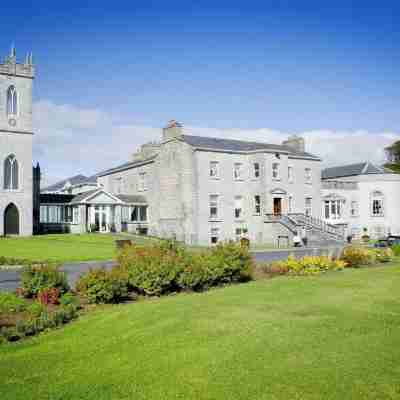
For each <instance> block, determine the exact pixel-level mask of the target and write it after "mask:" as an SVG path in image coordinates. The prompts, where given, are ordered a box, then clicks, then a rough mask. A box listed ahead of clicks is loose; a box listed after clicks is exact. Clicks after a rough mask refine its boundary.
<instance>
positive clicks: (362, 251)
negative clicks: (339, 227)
mask: <svg viewBox="0 0 400 400" xmlns="http://www.w3.org/2000/svg"><path fill="white" fill-rule="evenodd" d="M341 259H342V260H343V261H344V262H345V263H346V264H347V266H348V267H351V268H359V267H361V266H363V265H370V264H373V263H374V262H375V261H376V254H375V252H374V251H373V250H371V249H367V248H365V247H359V246H349V247H346V248H345V249H344V250H343V254H342V256H341Z"/></svg>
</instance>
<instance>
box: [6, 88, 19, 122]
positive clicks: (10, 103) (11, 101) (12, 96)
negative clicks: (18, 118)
mask: <svg viewBox="0 0 400 400" xmlns="http://www.w3.org/2000/svg"><path fill="white" fill-rule="evenodd" d="M17 112H18V99H17V90H16V89H15V86H10V87H9V88H8V90H7V115H17Z"/></svg>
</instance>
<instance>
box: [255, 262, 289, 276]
mask: <svg viewBox="0 0 400 400" xmlns="http://www.w3.org/2000/svg"><path fill="white" fill-rule="evenodd" d="M257 272H259V273H261V276H263V275H266V276H270V277H273V276H277V275H286V274H288V273H289V267H288V266H287V265H286V264H285V263H272V264H268V263H266V264H261V265H258V266H257Z"/></svg>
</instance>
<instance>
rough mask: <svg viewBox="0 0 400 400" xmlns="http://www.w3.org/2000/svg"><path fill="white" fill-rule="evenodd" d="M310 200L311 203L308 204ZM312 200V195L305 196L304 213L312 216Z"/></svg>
mask: <svg viewBox="0 0 400 400" xmlns="http://www.w3.org/2000/svg"><path fill="white" fill-rule="evenodd" d="M308 200H309V204H308ZM312 201H313V198H312V197H311V196H307V197H305V198H304V214H305V215H306V216H307V217H311V216H312V206H313V204H312Z"/></svg>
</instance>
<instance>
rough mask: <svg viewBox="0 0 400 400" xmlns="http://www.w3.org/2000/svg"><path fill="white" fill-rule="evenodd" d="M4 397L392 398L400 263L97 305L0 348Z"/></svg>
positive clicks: (396, 383) (397, 393) (396, 393)
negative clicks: (41, 332) (58, 325)
mask: <svg viewBox="0 0 400 400" xmlns="http://www.w3.org/2000/svg"><path fill="white" fill-rule="evenodd" d="M0 377H1V378H0V398H1V399H2V400H8V399H13V400H16V399H24V400H26V399H52V400H56V399H95V400H102V399H112V400H116V399H135V400H136V399H137V400H140V399H155V400H158V399H185V400H186V399H196V400H197V399H199V400H201V399H210V400H211V399H229V400H231V399H234V400H236V399H243V400H250V399H251V400H252V399H256V400H260V399H268V400H270V399H283V400H288V399H290V400H292V399H301V400H304V399H316V400H321V399H324V400H328V399H340V400H345V399H349V400H350V399H352V400H354V399H363V400H364V399H373V400H377V399H379V400H384V399H400V266H399V265H395V266H393V265H392V266H385V267H379V268H368V269H367V268H365V269H360V270H346V271H344V272H335V273H330V274H326V275H321V276H319V277H303V278H289V277H281V278H275V279H272V280H264V281H257V282H252V283H248V284H242V285H236V286H230V287H227V288H223V289H216V290H212V291H209V292H206V293H202V294H186V295H185V294H182V295H177V296H170V297H165V298H161V299H154V300H148V301H141V302H138V303H132V304H125V305H119V306H110V307H105V308H104V309H101V310H98V311H96V312H93V313H92V314H88V315H86V316H84V317H82V318H81V319H79V320H78V321H76V322H74V323H72V324H70V325H67V326H66V327H65V328H63V329H60V330H56V331H53V332H49V333H46V334H44V335H41V336H39V337H35V338H32V339H30V340H28V341H25V342H21V343H16V344H6V345H3V346H0Z"/></svg>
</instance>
